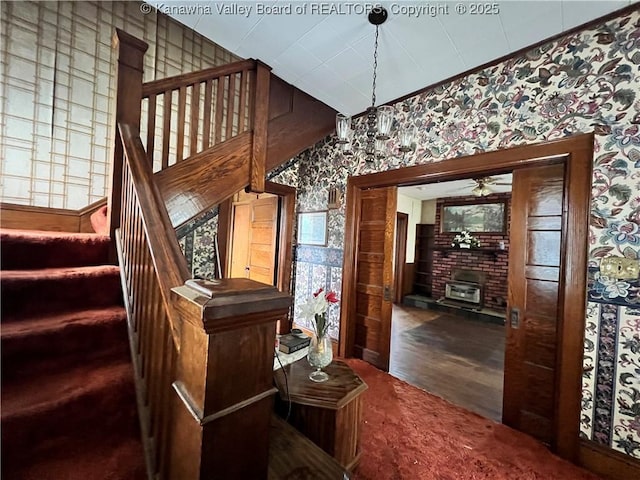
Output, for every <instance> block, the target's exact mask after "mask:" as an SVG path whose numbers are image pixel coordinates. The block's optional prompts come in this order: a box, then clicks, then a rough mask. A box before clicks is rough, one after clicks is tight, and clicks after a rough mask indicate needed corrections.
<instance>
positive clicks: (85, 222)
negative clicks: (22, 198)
mask: <svg viewBox="0 0 640 480" xmlns="http://www.w3.org/2000/svg"><path fill="white" fill-rule="evenodd" d="M106 203H107V200H106V198H105V199H103V200H99V201H97V202H94V203H92V204H91V205H89V206H87V207H85V208H83V209H80V210H68V209H63V208H45V207H33V206H30V205H15V204H11V203H0V227H1V228H15V229H24V230H46V231H52V232H81V233H95V232H94V231H93V228H92V227H91V219H90V217H91V215H92V214H93V213H94V212H95V211H96V210H98V209H100V208H101V207H103V206H104V205H106Z"/></svg>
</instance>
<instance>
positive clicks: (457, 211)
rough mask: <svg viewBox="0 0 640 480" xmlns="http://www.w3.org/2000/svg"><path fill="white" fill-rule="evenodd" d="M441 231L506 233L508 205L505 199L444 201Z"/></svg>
mask: <svg viewBox="0 0 640 480" xmlns="http://www.w3.org/2000/svg"><path fill="white" fill-rule="evenodd" d="M441 208H442V212H441V215H440V217H441V225H440V231H441V232H442V233H459V232H462V231H466V232H470V233H504V232H505V229H506V224H507V205H506V201H504V200H490V201H486V202H481V201H476V202H464V203H462V202H460V203H443V204H442V207H441Z"/></svg>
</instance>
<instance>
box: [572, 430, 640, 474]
mask: <svg viewBox="0 0 640 480" xmlns="http://www.w3.org/2000/svg"><path fill="white" fill-rule="evenodd" d="M579 463H580V465H582V466H583V467H585V468H587V469H588V470H591V471H592V472H595V473H597V474H599V475H602V476H603V477H604V478H607V479H609V480H629V479H632V478H640V460H638V459H634V458H632V457H631V456H629V455H625V454H623V453H621V452H617V451H615V450H612V449H610V448H608V447H605V446H604V445H599V444H597V443H595V442H592V441H590V440H585V439H581V440H580V453H579Z"/></svg>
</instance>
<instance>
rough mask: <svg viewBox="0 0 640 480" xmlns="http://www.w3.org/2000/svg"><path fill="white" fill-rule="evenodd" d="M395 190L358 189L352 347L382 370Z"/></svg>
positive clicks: (388, 325)
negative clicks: (359, 191)
mask: <svg viewBox="0 0 640 480" xmlns="http://www.w3.org/2000/svg"><path fill="white" fill-rule="evenodd" d="M396 191H397V189H396V188H394V187H389V188H382V189H375V190H368V191H365V192H362V197H361V202H360V206H359V209H360V214H359V232H360V235H359V238H358V242H357V245H358V270H357V272H356V276H355V281H356V301H355V316H354V318H355V321H356V335H355V341H356V343H355V347H356V348H357V350H358V351H359V352H361V356H362V358H365V359H367V360H368V361H370V362H372V363H374V364H375V365H376V366H378V367H379V368H382V369H384V370H387V369H388V368H389V343H390V334H391V305H392V303H391V302H392V301H393V294H392V281H393V277H392V275H393V266H392V260H393V242H394V236H395V235H394V225H395V221H396ZM385 290H386V291H387V293H388V297H387V298H385Z"/></svg>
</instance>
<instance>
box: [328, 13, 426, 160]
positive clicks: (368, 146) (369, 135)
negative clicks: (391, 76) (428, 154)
mask: <svg viewBox="0 0 640 480" xmlns="http://www.w3.org/2000/svg"><path fill="white" fill-rule="evenodd" d="M388 16H389V15H388V13H387V10H386V9H384V8H383V7H380V6H377V7H374V8H373V9H372V10H371V12H369V17H368V18H369V23H371V24H372V25H375V27H376V35H375V43H374V47H373V82H372V83H373V84H372V89H371V106H370V107H369V108H367V110H366V111H365V118H366V126H367V127H366V130H365V138H363V139H361V140H359V141H358V144H359V145H360V148H361V149H362V150H364V153H365V155H366V157H367V160H368V161H370V160H373V159H374V158H375V157H378V158H384V157H386V155H387V152H386V143H387V141H388V140H389V139H391V137H392V130H393V124H394V116H395V108H394V107H392V106H390V105H383V106H380V107H376V79H377V73H378V72H377V71H378V33H379V30H378V28H379V26H380V25H382V24H383V23H384V22H385V21H386V20H387V17H388ZM415 134H416V129H415V127H414V126H413V125H409V124H405V125H403V126H401V127H400V128H399V129H398V144H399V147H398V150H399V151H400V152H402V153H407V152H411V151H413V150H414V148H415V147H414V143H413V140H414V138H415ZM336 136H337V137H338V140H337V141H336V144H337V145H338V146H339V148H340V150H341V152H342V154H343V155H347V156H348V155H353V153H354V150H356V148H355V146H354V140H355V139H354V136H355V133H354V130H353V120H352V118H351V117H350V116H348V115H345V114H343V113H338V114H337V115H336Z"/></svg>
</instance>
